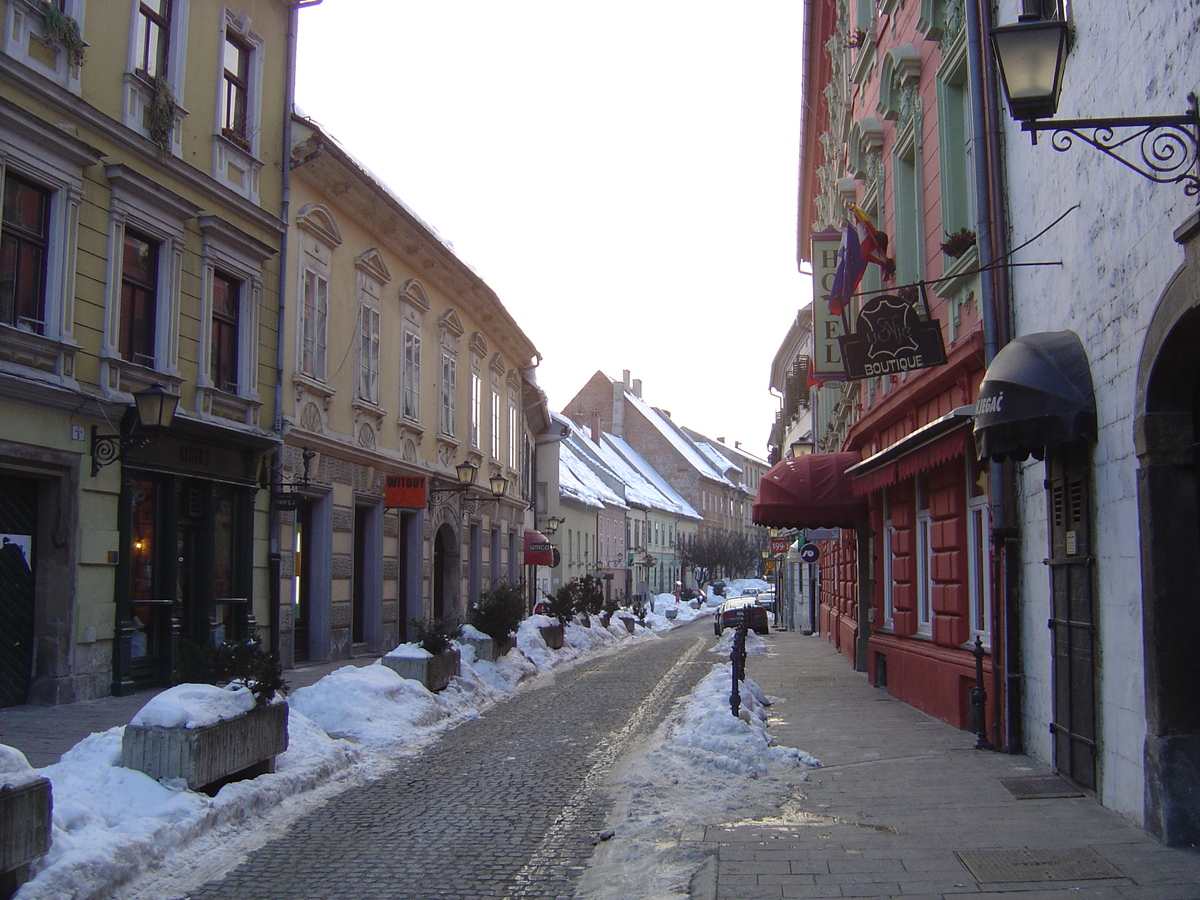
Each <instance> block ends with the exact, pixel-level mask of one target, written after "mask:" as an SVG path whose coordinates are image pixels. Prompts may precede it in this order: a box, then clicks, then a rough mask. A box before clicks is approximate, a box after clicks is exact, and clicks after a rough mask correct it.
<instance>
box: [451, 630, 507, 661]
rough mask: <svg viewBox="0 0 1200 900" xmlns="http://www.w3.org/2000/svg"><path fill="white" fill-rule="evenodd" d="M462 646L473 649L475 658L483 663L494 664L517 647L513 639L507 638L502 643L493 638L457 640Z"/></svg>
mask: <svg viewBox="0 0 1200 900" xmlns="http://www.w3.org/2000/svg"><path fill="white" fill-rule="evenodd" d="M459 640H461V641H462V642H463V643H464V644H470V645H471V646H472V647H474V648H475V658H476V659H481V660H483V661H484V662H495V661H496V660H498V659H499V658H500V657H502V656H503V655H504V654H505V653H507V652H508V651H509V650H511V649H512V648H513V647H515V646H517V641H516V639H515V638H513V637H511V636H509V637H506V638H505V639H504V640H502V641H498V640H496V639H495V638H490V637H489V638H459Z"/></svg>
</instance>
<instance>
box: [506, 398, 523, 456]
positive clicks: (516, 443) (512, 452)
mask: <svg viewBox="0 0 1200 900" xmlns="http://www.w3.org/2000/svg"><path fill="white" fill-rule="evenodd" d="M520 447H521V409H520V407H519V406H518V405H517V397H516V394H514V393H510V394H509V397H508V467H509V468H510V469H512V470H513V471H514V472H515V471H516V470H517V466H518V463H519V462H520V459H519V458H518V456H517V453H518V452H519V450H520Z"/></svg>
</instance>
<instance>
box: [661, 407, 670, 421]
mask: <svg viewBox="0 0 1200 900" xmlns="http://www.w3.org/2000/svg"><path fill="white" fill-rule="evenodd" d="M659 412H660V413H662V414H663V415H664V416H666V417H667V418H668V419H669V418H671V411H670V410H669V409H660V410H659Z"/></svg>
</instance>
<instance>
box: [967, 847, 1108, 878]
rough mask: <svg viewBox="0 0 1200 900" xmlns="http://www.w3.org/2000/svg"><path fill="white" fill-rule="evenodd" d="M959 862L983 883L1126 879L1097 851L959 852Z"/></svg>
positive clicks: (1086, 849) (1080, 849)
mask: <svg viewBox="0 0 1200 900" xmlns="http://www.w3.org/2000/svg"><path fill="white" fill-rule="evenodd" d="M954 855H955V856H957V857H958V859H959V861H960V862H961V863H962V864H963V865H964V866H966V867H967V869H968V870H969V871H970V872H971V874H972V875H973V876H975V880H976V881H978V882H981V883H988V882H1006V881H1090V880H1092V879H1096V878H1124V877H1125V876H1124V875H1122V874H1121V871H1120V870H1119V869H1118V868H1117V867H1116V866H1114V865H1113V864H1112V863H1110V862H1109V861H1108V860H1107V859H1105V858H1104V857H1103V856H1101V855H1100V854H1099V853H1097V852H1096V851H1095V850H1092V849H1089V848H1087V847H1080V848H1077V849H1073V850H956V851H955V853H954Z"/></svg>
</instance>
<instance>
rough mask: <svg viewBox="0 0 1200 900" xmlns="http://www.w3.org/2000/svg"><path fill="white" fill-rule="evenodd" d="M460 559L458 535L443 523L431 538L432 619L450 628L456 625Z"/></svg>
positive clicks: (448, 525) (447, 524)
mask: <svg viewBox="0 0 1200 900" xmlns="http://www.w3.org/2000/svg"><path fill="white" fill-rule="evenodd" d="M460 557H461V551H460V549H459V541H458V535H457V534H456V533H455V531H454V529H453V528H452V527H451V526H450V524H449V523H445V524H443V525H442V526H441V527H439V528H438V530H437V534H435V535H434V538H433V617H434V618H435V619H440V620H441V621H442V622H443V623H445V624H446V625H450V626H452V625H454V624H457V623H458V593H459V586H460V582H461V580H462V579H461V577H460V575H459V565H460V563H459V561H460Z"/></svg>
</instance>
